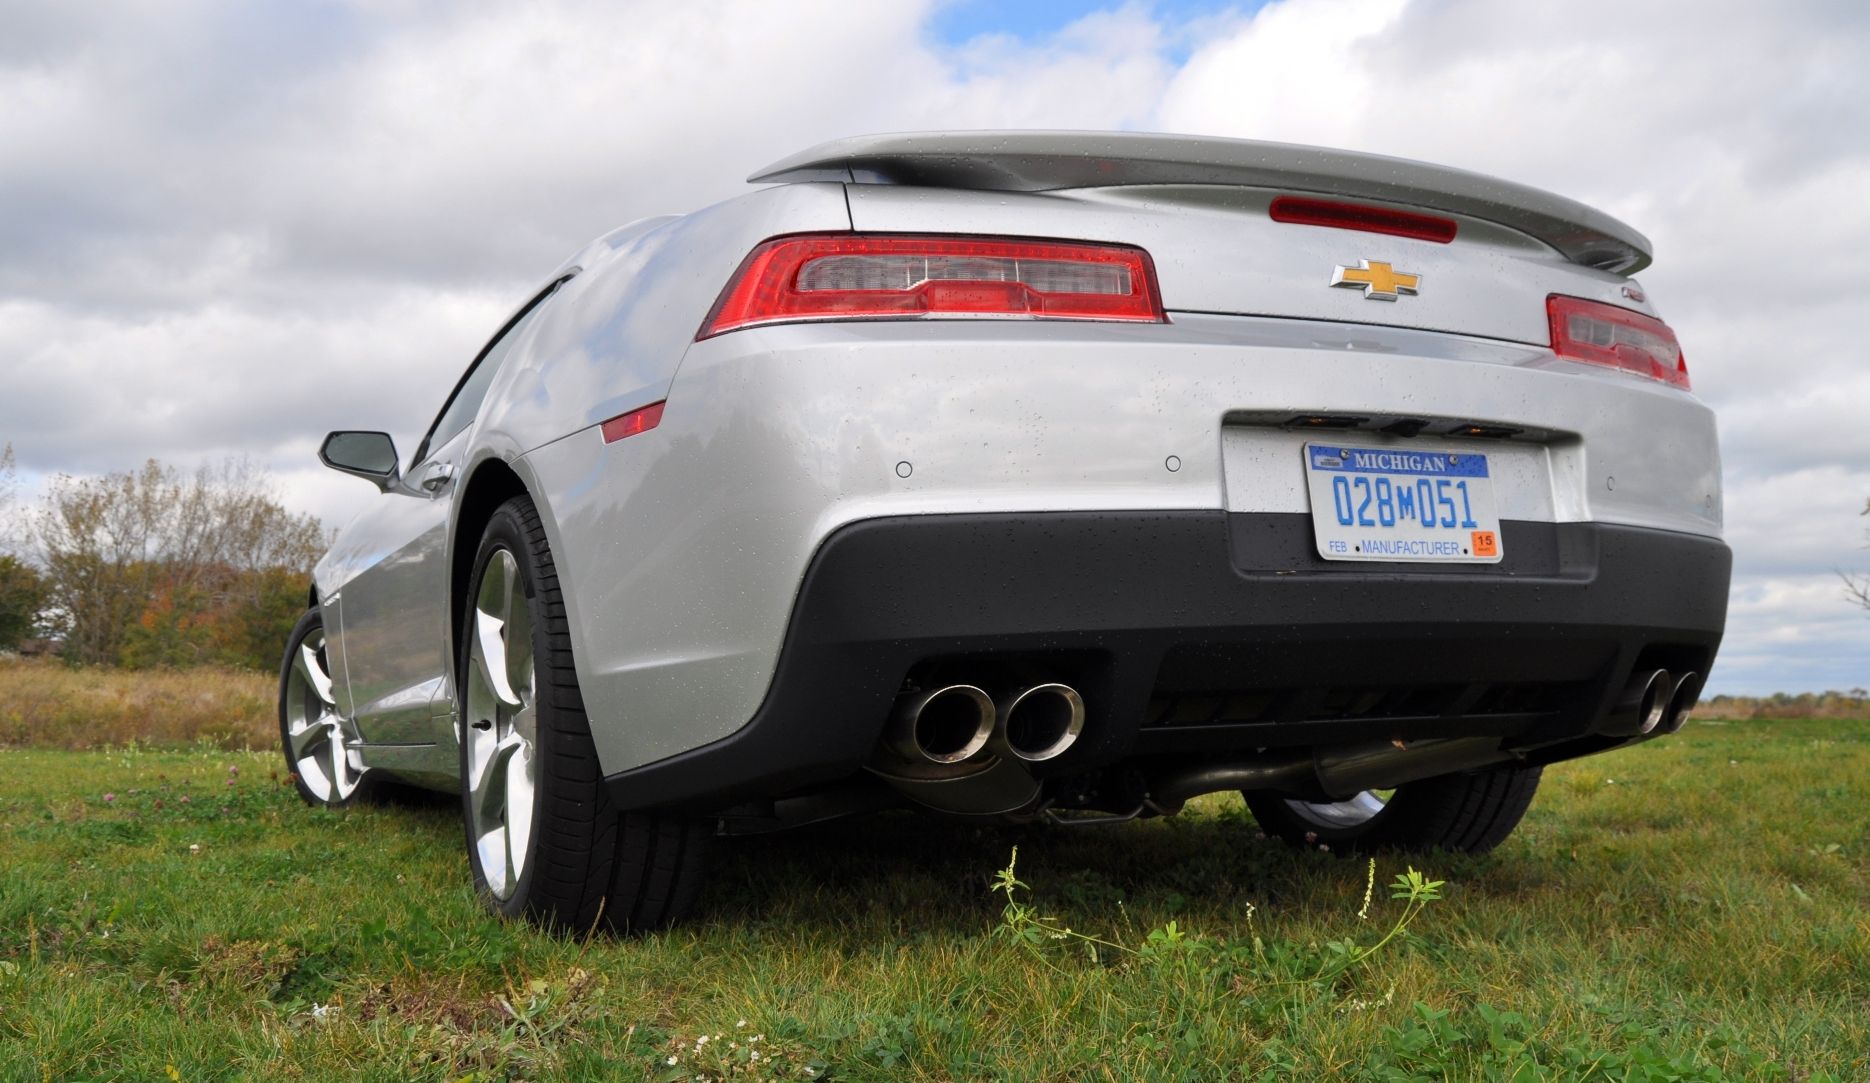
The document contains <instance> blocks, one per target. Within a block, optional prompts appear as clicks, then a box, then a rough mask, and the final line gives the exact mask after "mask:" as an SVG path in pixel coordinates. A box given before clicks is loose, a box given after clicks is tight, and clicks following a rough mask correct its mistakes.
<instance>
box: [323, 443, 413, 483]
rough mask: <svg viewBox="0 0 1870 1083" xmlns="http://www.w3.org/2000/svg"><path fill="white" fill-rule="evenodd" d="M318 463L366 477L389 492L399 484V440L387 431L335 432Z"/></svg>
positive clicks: (324, 447)
mask: <svg viewBox="0 0 1870 1083" xmlns="http://www.w3.org/2000/svg"><path fill="white" fill-rule="evenodd" d="M318 461H319V462H321V463H324V464H325V465H326V466H329V467H330V468H331V469H333V470H336V471H337V472H338V473H340V474H349V475H351V476H352V477H359V478H363V479H364V480H365V481H367V482H369V483H370V484H372V485H375V486H376V487H377V490H378V491H379V492H388V491H389V489H390V486H392V485H394V484H396V441H394V440H391V439H390V434H389V433H386V432H334V433H330V434H328V435H327V436H326V437H325V442H324V444H323V446H321V447H320V448H319V449H318Z"/></svg>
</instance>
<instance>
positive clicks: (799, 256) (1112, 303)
mask: <svg viewBox="0 0 1870 1083" xmlns="http://www.w3.org/2000/svg"><path fill="white" fill-rule="evenodd" d="M943 318H947V319H1040V320H1124V321H1133V322H1151V323H1161V322H1164V316H1163V311H1162V299H1161V295H1160V294H1159V292H1158V291H1157V289H1156V271H1155V267H1154V266H1153V265H1152V264H1151V263H1150V261H1149V254H1148V253H1146V252H1144V251H1143V250H1142V249H1140V248H1132V247H1130V246H1128V245H1114V244H1080V243H1076V242H1071V241H1029V240H1015V239H1001V238H989V237H934V236H923V235H907V234H890V235H880V234H861V233H821V234H801V235H799V236H793V237H776V238H774V239H772V240H770V241H767V242H765V243H764V244H761V245H760V246H759V247H758V248H755V249H754V250H753V251H752V253H751V254H749V255H748V256H747V258H746V260H745V261H744V262H742V263H741V265H740V270H739V271H737V272H736V273H735V275H734V277H733V279H732V281H730V282H729V283H728V285H727V289H726V290H725V291H723V292H722V294H721V298H720V300H719V301H717V302H715V305H714V311H713V312H711V313H709V314H708V318H707V320H706V321H705V322H704V323H703V324H702V325H701V331H700V333H699V334H697V335H696V336H695V337H696V338H697V339H703V338H708V337H710V336H712V335H718V334H721V333H722V332H724V331H732V330H734V329H736V328H740V327H749V326H753V325H755V324H762V323H784V322H792V321H800V320H887V319H943Z"/></svg>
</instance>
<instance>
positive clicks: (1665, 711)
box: [1618, 669, 1701, 736]
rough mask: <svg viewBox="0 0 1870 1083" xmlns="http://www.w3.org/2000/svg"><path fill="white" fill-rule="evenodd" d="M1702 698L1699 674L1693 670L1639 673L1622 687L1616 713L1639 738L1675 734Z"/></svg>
mask: <svg viewBox="0 0 1870 1083" xmlns="http://www.w3.org/2000/svg"><path fill="white" fill-rule="evenodd" d="M1700 698H1701V674H1699V673H1696V672H1695V671H1693V670H1689V671H1688V672H1686V673H1670V672H1669V671H1668V670H1666V669H1656V670H1647V671H1639V672H1637V673H1636V674H1635V675H1633V676H1632V677H1631V678H1630V683H1629V684H1628V685H1626V686H1625V687H1624V693H1623V701H1622V705H1621V707H1620V709H1619V712H1618V713H1619V714H1620V715H1621V716H1622V717H1623V718H1624V719H1625V720H1626V726H1627V725H1628V724H1629V723H1632V722H1633V723H1634V728H1635V732H1636V734H1637V735H1639V736H1646V735H1648V734H1652V733H1655V734H1663V733H1674V732H1675V731H1677V730H1679V729H1681V728H1682V724H1683V723H1685V722H1687V721H1688V712H1690V711H1692V710H1694V707H1695V702H1696V701H1697V700H1699V699H1700Z"/></svg>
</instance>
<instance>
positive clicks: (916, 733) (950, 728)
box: [884, 684, 994, 764]
mask: <svg viewBox="0 0 1870 1083" xmlns="http://www.w3.org/2000/svg"><path fill="white" fill-rule="evenodd" d="M993 723H994V709H993V700H992V698H990V697H989V696H988V695H987V693H985V692H983V691H981V690H980V689H978V688H976V687H974V686H973V685H971V684H950V685H943V686H942V687H940V688H932V689H929V690H928V691H926V692H917V693H914V694H912V695H910V696H907V697H905V698H904V699H903V700H902V702H901V704H900V705H899V706H898V707H897V709H896V714H895V715H894V716H893V717H892V718H891V720H890V727H889V730H888V731H887V732H886V733H885V735H884V744H885V745H886V747H888V748H889V750H890V751H891V752H893V753H895V754H896V755H897V756H898V757H900V758H901V759H903V760H904V761H906V762H909V763H935V764H954V763H960V762H962V761H964V760H967V759H969V758H971V757H972V756H973V755H974V754H975V753H976V752H979V751H980V750H981V749H983V748H985V747H987V740H988V738H990V737H992V736H993Z"/></svg>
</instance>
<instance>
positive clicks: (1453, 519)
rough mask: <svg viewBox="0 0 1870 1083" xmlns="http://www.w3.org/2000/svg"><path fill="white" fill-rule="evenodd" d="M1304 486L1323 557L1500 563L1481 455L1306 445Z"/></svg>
mask: <svg viewBox="0 0 1870 1083" xmlns="http://www.w3.org/2000/svg"><path fill="white" fill-rule="evenodd" d="M1305 483H1306V488H1307V489H1308V490H1309V491H1310V493H1311V497H1312V537H1313V540H1315V541H1316V542H1317V544H1318V555H1319V556H1321V557H1324V558H1325V559H1326V560H1409V561H1420V562H1428V563H1440V564H1496V563H1498V562H1499V560H1500V557H1501V553H1502V551H1503V550H1502V548H1501V544H1500V514H1499V512H1498V511H1497V510H1496V509H1495V506H1494V502H1493V478H1492V477H1491V476H1490V475H1489V474H1488V472H1487V456H1486V455H1483V454H1478V453H1476V452H1471V451H1460V452H1455V451H1444V450H1439V449H1431V448H1394V447H1389V448H1369V447H1354V446H1349V445H1344V444H1307V445H1305Z"/></svg>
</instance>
